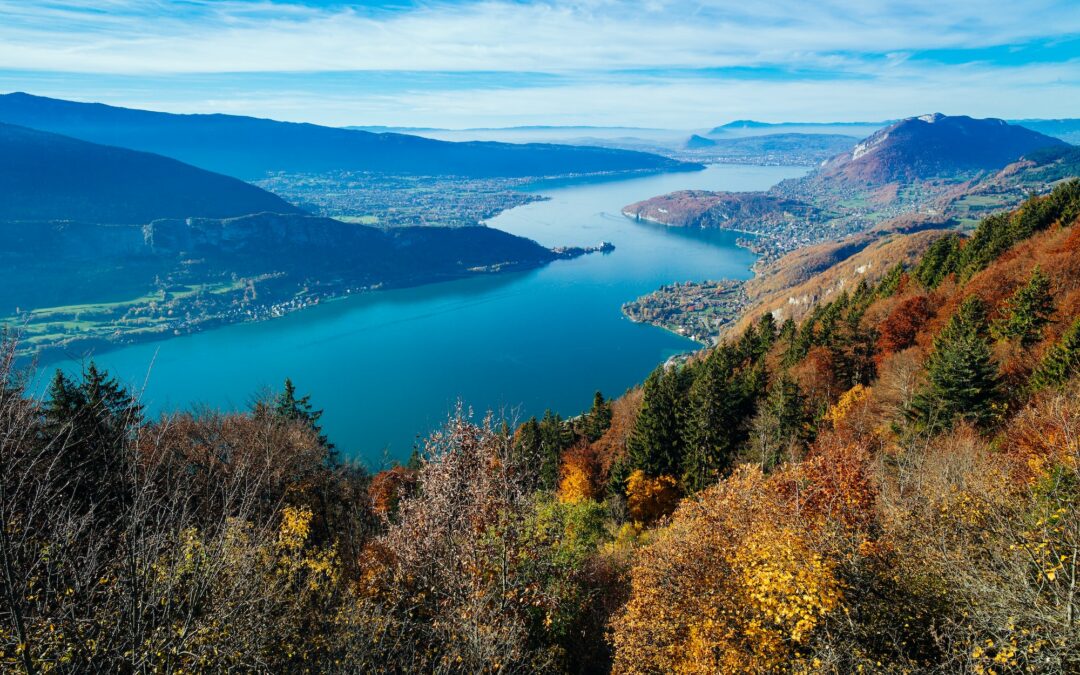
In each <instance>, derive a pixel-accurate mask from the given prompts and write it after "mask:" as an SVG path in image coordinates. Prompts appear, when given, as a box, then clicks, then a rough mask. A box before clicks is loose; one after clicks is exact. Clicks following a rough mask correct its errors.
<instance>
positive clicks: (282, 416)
mask: <svg viewBox="0 0 1080 675" xmlns="http://www.w3.org/2000/svg"><path fill="white" fill-rule="evenodd" d="M273 415H274V419H276V420H278V421H281V422H301V423H303V424H304V425H305V426H307V427H308V428H309V429H310V430H311V432H312V433H314V434H315V437H316V438H318V440H319V445H321V446H323V447H324V448H326V449H327V450H328V451H332V450H333V449H334V444H333V443H331V442H330V441H329V439H327V437H326V436H325V435H324V434H323V432H322V427H321V426H320V425H319V419H320V418H322V415H323V411H322V410H315V409H314V407H313V406H312V405H311V395H310V394H307V395H304V396H300V397H297V396H296V386H295V385H294V384H293V382H292V380H291V379H289V378H285V389H284V390H283V391H282V392H281V393H280V394H278V395H277V396H276V397H275V399H274V406H273Z"/></svg>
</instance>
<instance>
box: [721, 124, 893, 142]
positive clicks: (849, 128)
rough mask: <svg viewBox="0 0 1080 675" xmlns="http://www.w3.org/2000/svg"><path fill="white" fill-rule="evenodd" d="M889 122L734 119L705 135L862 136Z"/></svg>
mask: <svg viewBox="0 0 1080 675" xmlns="http://www.w3.org/2000/svg"><path fill="white" fill-rule="evenodd" d="M890 123H891V122H758V121H756V120H735V121H734V122H728V123H727V124H723V125H721V126H718V127H714V128H713V129H710V130H709V132H708V133H707V134H706V135H707V136H718V137H743V136H764V135H767V134H789V133H798V134H834V135H842V136H855V137H857V138H863V137H865V136H869V135H870V134H872V133H874V132H875V131H877V130H878V129H881V128H882V127H885V126H888V125H889V124H890Z"/></svg>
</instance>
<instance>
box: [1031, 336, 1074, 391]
mask: <svg viewBox="0 0 1080 675" xmlns="http://www.w3.org/2000/svg"><path fill="white" fill-rule="evenodd" d="M1077 373H1080V319H1076V320H1075V321H1073V323H1072V325H1071V326H1069V328H1068V330H1066V331H1065V334H1064V335H1062V336H1061V339H1060V340H1058V341H1057V342H1056V343H1055V344H1054V346H1053V347H1051V348H1050V349H1049V351H1047V352H1046V355H1045V356H1044V357H1043V359H1042V361H1041V362H1040V363H1039V366H1038V367H1037V368H1036V369H1035V372H1034V373H1033V374H1032V376H1031V384H1032V386H1033V387H1034V388H1036V389H1043V388H1045V387H1060V386H1061V385H1063V384H1065V383H1066V382H1068V381H1069V380H1070V379H1071V378H1073V377H1075V376H1076V375H1077Z"/></svg>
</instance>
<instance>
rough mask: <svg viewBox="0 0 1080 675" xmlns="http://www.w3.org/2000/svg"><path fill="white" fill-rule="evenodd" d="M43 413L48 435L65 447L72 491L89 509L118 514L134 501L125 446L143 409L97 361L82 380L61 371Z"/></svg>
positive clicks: (65, 474)
mask: <svg viewBox="0 0 1080 675" xmlns="http://www.w3.org/2000/svg"><path fill="white" fill-rule="evenodd" d="M42 412H43V415H42V417H43V429H42V431H43V434H44V436H45V437H46V438H48V439H52V442H55V443H57V444H58V447H60V448H62V452H61V454H60V458H59V461H60V465H61V466H62V467H63V470H62V476H63V478H62V480H63V481H65V483H66V489H67V490H68V491H70V493H71V494H72V495H73V496H74V497H75V498H76V500H77V501H79V502H80V504H81V508H82V509H83V510H84V511H86V512H88V511H93V512H94V513H95V514H96V515H97V516H98V517H103V518H108V517H111V516H114V515H115V514H116V513H117V512H118V511H119V509H120V507H121V506H122V504H123V503H124V502H126V500H127V499H128V495H127V492H128V490H127V489H126V481H127V476H126V475H125V468H126V467H125V452H124V446H125V444H126V443H127V442H129V441H130V440H131V438H132V435H133V434H134V432H135V430H136V429H137V428H138V426H139V425H140V424H141V423H142V407H141V406H140V405H139V403H138V402H137V401H136V400H135V398H134V397H133V396H131V394H129V393H128V392H127V390H125V389H124V388H123V387H122V386H121V385H120V384H119V383H118V382H117V381H116V380H114V379H113V378H111V377H109V375H108V373H106V372H105V371H102V370H98V368H97V366H96V365H95V364H94V362H93V361H91V362H90V364H89V365H88V366H86V367H85V368H84V369H83V372H82V376H81V379H80V380H79V381H73V380H71V379H69V378H68V377H67V376H66V375H64V373H63V372H62V371H60V370H57V371H56V374H55V376H54V377H53V380H52V383H51V384H50V386H49V390H48V393H47V398H46V402H45V405H44V409H43V411H42Z"/></svg>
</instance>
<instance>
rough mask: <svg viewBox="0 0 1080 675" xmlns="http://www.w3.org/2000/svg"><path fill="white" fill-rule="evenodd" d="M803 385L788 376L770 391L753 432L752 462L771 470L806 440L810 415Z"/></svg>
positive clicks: (755, 417)
mask: <svg viewBox="0 0 1080 675" xmlns="http://www.w3.org/2000/svg"><path fill="white" fill-rule="evenodd" d="M805 408H806V406H805V401H804V397H803V395H802V392H801V391H800V390H799V385H798V384H797V383H796V382H795V380H793V379H791V377H790V376H789V375H787V374H786V373H785V374H784V375H783V376H782V377H780V378H778V379H777V380H775V381H774V382H773V383H772V385H771V386H770V387H769V393H768V396H767V397H766V398H765V401H764V402H763V403H762V405H761V409H760V410H758V413H757V415H755V416H754V419H753V422H752V423H751V431H750V450H751V453H752V459H753V460H754V461H756V462H758V463H760V464H761V468H762V469H764V470H769V469H771V468H773V467H775V466H776V465H777V464H779V463H780V461H781V460H783V458H784V454H785V452H788V451H790V450H791V449H792V448H793V447H795V445H796V444H797V443H799V442H800V441H801V440H803V438H804V436H805V427H806V423H807V421H808V420H807V415H806V412H805Z"/></svg>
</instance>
